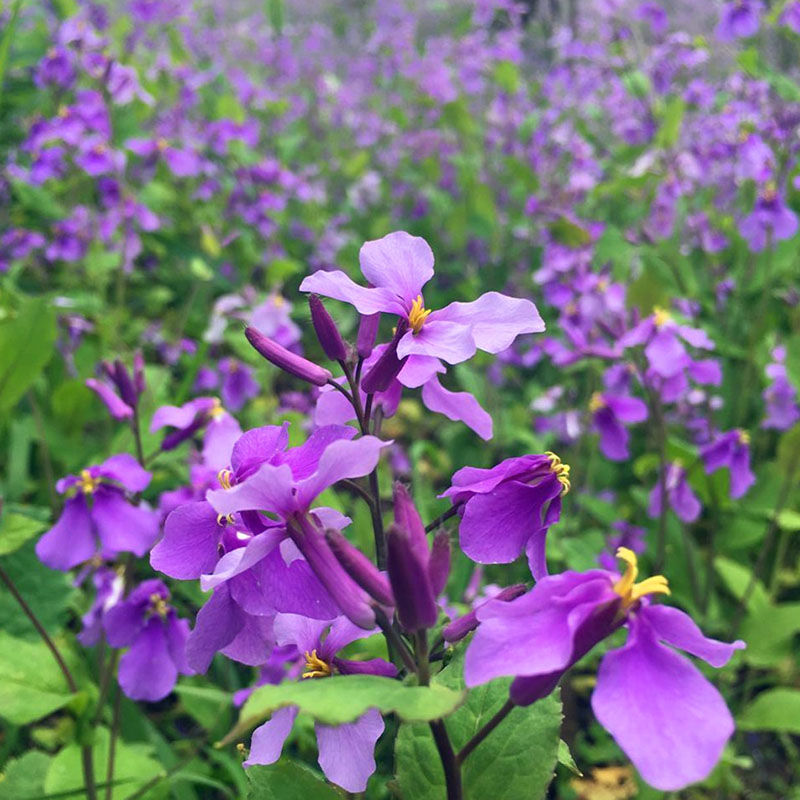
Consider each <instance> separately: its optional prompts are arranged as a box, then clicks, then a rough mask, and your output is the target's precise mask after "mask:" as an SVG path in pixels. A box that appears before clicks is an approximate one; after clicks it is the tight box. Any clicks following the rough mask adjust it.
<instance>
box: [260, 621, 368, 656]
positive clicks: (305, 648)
mask: <svg viewBox="0 0 800 800" xmlns="http://www.w3.org/2000/svg"><path fill="white" fill-rule="evenodd" d="M330 624H331V621H330V620H321V619H308V618H307V617H304V616H302V615H301V614H278V615H277V616H276V617H275V624H274V630H275V643H276V644H277V645H278V646H280V647H284V646H286V645H290V644H293V645H294V646H295V647H296V648H297V650H298V651H299V652H300V653H306V652H310V651H311V650H317V651H319V650H320V649H321V647H320V642H321V640H322V634H323V633H324V632H325V629H326V628H327V627H328V626H329V625H330ZM351 624H352V623H351ZM353 627H354V628H356V630H357V631H358V632H359V635H358V636H357V637H355V638H357V639H360V638H363V636H364V631H363V629H361V628H357V627H356V626H355V625H354V626H353ZM334 652H335V651H334Z"/></svg>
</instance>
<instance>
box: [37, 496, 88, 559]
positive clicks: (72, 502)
mask: <svg viewBox="0 0 800 800" xmlns="http://www.w3.org/2000/svg"><path fill="white" fill-rule="evenodd" d="M96 550H97V544H96V542H95V538H94V535H93V533H92V522H91V518H90V517H89V509H88V508H87V506H86V500H85V498H84V496H83V495H82V494H78V495H76V496H75V497H71V498H70V499H69V500H67V502H66V503H64V510H63V511H62V512H61V516H60V517H59V518H58V521H57V522H56V524H55V525H53V527H52V528H50V530H49V531H47V533H45V534H44V536H42V538H41V539H39V541H38V542H37V543H36V555H37V556H38V557H39V560H40V561H41V562H42V563H43V564H47V566H48V567H50V568H51V569H60V570H64V571H66V570H68V569H72V567H74V566H76V565H77V564H81V563H83V562H84V561H88V560H89V559H90V558H91V557H92V556H93V555H94V554H95V551H96Z"/></svg>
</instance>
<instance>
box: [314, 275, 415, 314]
mask: <svg viewBox="0 0 800 800" xmlns="http://www.w3.org/2000/svg"><path fill="white" fill-rule="evenodd" d="M300 291H301V292H315V293H316V294H321V295H322V296H323V297H332V298H333V299H334V300H341V301H342V302H344V303H350V305H351V306H355V308H356V309H357V310H358V311H359V313H361V314H376V313H377V312H379V311H386V312H388V313H392V314H398V315H402V314H404V313H405V309H404V308H403V306H402V304H401V303H400V302H399V301H398V299H397V298H396V297H395V296H394V295H393V293H392V292H390V291H388V290H387V289H368V288H366V287H365V286H359V285H358V284H357V283H355V282H354V281H353V280H351V279H350V278H349V277H348V276H347V275H345V273H344V272H342V271H341V270H338V269H335V270H331V271H330V272H326V271H325V270H319V271H318V272H315V273H314V274H313V275H309V276H308V277H307V278H305V279H304V280H303V282H302V283H301V284H300Z"/></svg>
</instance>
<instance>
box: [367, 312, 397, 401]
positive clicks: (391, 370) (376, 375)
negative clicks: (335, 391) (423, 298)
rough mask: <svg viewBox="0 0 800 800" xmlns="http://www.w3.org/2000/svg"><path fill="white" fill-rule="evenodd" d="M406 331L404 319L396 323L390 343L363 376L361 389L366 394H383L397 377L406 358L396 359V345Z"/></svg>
mask: <svg viewBox="0 0 800 800" xmlns="http://www.w3.org/2000/svg"><path fill="white" fill-rule="evenodd" d="M407 331H408V322H407V321H406V320H404V319H402V320H400V322H398V323H397V329H396V330H395V332H394V336H393V337H392V341H391V342H389V344H388V346H387V347H386V349H385V350H384V351H383V352H382V353H381V355H380V358H379V359H378V360H377V361H376V362H375V363H374V364H373V365H372V369H370V371H369V372H368V373H367V374H366V375H365V376H364V379H363V380H362V381H361V388H362V389H363V390H364V392H366V393H367V394H375V392H385V391H386V390H387V389H388V388H389V384H391V382H392V381H393V380H394V379H395V378H396V377H397V375H398V374H399V372H400V370H401V369H403V365H404V364H405V363H406V359H407V358H408V356H406V357H405V358H402V359H398V358H397V345H398V344H399V343H400V340H401V339H402V338H403V336H405V334H406V332H407Z"/></svg>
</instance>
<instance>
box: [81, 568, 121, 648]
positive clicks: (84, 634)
mask: <svg viewBox="0 0 800 800" xmlns="http://www.w3.org/2000/svg"><path fill="white" fill-rule="evenodd" d="M92 580H93V582H94V587H95V590H96V594H95V596H94V602H93V603H92V605H91V607H90V608H89V610H88V611H87V612H86V613H85V614H84V615H83V617H82V618H81V623H82V625H83V627H82V629H81V632H80V633H79V634H78V636H77V637H76V638H77V639H78V641H79V642H80V643H81V644H82V645H83V646H84V647H92V646H93V645H96V644H97V643H98V642H99V641H100V634H101V633H102V632H103V619H104V617H105V614H106V611H108V610H109V609H110V608H113V607H114V606H115V605H116V604H117V603H118V602H119V600H120V598H121V597H122V593H123V591H124V589H125V581H124V580H123V579H122V575H120V574H119V573H118V572H117V571H116V570H113V569H109V568H108V567H99V568H98V569H97V570H96V571H95V573H94V575H93V576H92ZM76 584H77V581H76Z"/></svg>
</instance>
